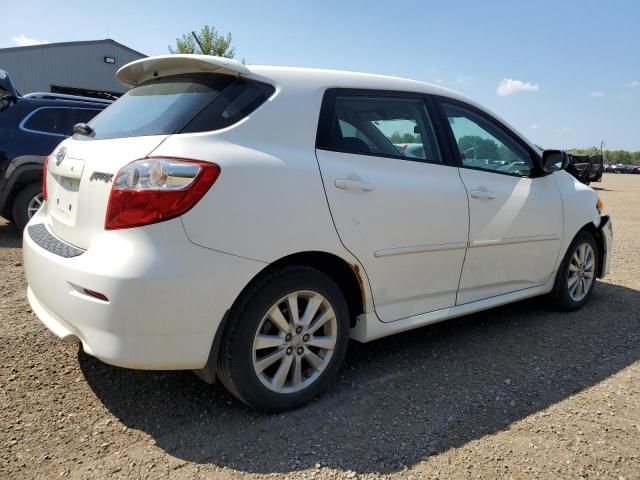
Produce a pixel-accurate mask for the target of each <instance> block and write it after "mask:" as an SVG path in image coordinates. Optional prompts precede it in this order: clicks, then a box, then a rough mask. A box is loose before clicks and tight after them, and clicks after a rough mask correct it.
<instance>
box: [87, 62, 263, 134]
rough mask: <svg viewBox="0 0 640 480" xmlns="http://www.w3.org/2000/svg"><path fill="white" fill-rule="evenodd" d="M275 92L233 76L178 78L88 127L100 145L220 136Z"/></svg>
mask: <svg viewBox="0 0 640 480" xmlns="http://www.w3.org/2000/svg"><path fill="white" fill-rule="evenodd" d="M273 91H274V89H273V87H272V86H270V85H265V84H262V83H259V82H254V81H250V80H246V79H241V78H235V77H232V76H229V75H218V74H202V73H199V74H184V75H176V76H171V77H165V78H160V79H156V80H150V81H148V82H145V83H143V84H142V85H140V86H138V87H135V88H132V89H131V90H129V91H128V92H127V93H126V94H125V95H123V96H122V97H121V98H120V99H119V100H118V101H116V102H115V103H113V104H112V105H111V106H109V107H108V108H107V109H105V110H104V111H103V112H102V113H101V114H100V115H98V116H97V117H96V118H94V119H93V120H92V121H91V122H90V123H89V124H90V125H91V127H92V128H93V129H94V131H95V136H94V137H93V138H96V139H104V138H120V137H136V136H143V135H166V134H172V133H182V132H202V131H210V130H216V129H219V128H223V127H225V126H228V125H231V124H233V123H235V122H237V121H239V120H240V119H242V118H244V117H245V116H246V115H248V114H249V113H250V112H251V111H253V110H255V109H256V108H257V107H258V106H259V105H261V104H262V103H263V102H264V101H265V100H266V99H267V98H268V97H269V96H270V95H271V93H273ZM77 137H79V136H77ZM79 138H80V137H79ZM87 138H88V137H84V139H87Z"/></svg>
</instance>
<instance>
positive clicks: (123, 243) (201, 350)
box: [23, 214, 265, 370]
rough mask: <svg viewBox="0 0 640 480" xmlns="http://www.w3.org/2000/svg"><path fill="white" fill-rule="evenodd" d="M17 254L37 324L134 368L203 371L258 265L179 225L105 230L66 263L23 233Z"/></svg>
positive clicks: (112, 361)
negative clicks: (196, 241) (197, 241)
mask: <svg viewBox="0 0 640 480" xmlns="http://www.w3.org/2000/svg"><path fill="white" fill-rule="evenodd" d="M44 221H45V219H44V218H41V215H40V214H38V215H36V216H35V217H34V218H33V219H32V221H31V224H35V223H39V222H40V223H44ZM23 251H24V266H25V271H26V274H27V280H28V282H29V288H28V298H29V303H30V304H31V307H32V309H33V311H34V312H35V314H36V315H37V316H38V318H39V319H40V320H41V321H42V322H43V323H44V325H45V326H46V327H47V328H48V329H49V330H51V331H52V332H53V333H54V334H56V335H57V336H58V337H60V338H63V339H71V340H79V341H80V342H82V344H83V347H84V350H85V351H86V352H87V353H89V354H90V355H93V356H95V357H97V358H99V359H100V360H102V361H104V362H106V363H109V364H112V365H117V366H121V367H128V368H139V369H162V370H165V369H166V370H169V369H171V370H174V369H175V370H179V369H198V368H202V367H203V366H204V365H205V363H206V361H207V358H208V356H209V351H210V349H211V345H212V342H213V338H214V335H215V333H216V330H217V328H218V325H219V324H220V322H221V320H222V318H223V316H224V314H225V312H226V310H227V309H229V308H230V306H231V305H232V303H233V301H234V300H235V299H236V297H237V296H238V295H239V293H240V291H241V290H242V288H244V286H245V285H246V284H247V283H248V282H249V281H250V279H251V278H253V276H254V275H255V274H256V273H258V272H259V271H260V270H261V269H262V268H263V267H264V265H265V264H263V263H261V262H256V261H254V260H248V259H245V258H240V257H236V256H233V255H228V254H225V253H222V252H217V251H213V250H209V249H205V248H202V247H198V246H195V245H193V244H192V243H191V242H189V241H188V239H187V237H186V235H185V233H184V229H183V227H182V223H181V221H180V219H175V220H171V221H167V222H163V223H159V224H156V225H150V226H148V227H143V228H134V229H128V230H116V231H110V232H104V234H102V235H101V236H100V237H99V238H98V239H97V241H96V242H95V243H94V244H93V245H92V246H91V248H90V249H89V250H87V251H86V252H84V253H83V254H81V255H79V256H76V257H73V258H64V257H62V256H59V255H56V254H54V253H51V252H50V251H48V250H46V249H44V248H42V247H40V246H39V245H37V244H36V243H35V242H34V241H33V239H32V238H31V237H30V235H29V233H28V229H25V234H24V241H23ZM85 289H88V290H92V291H94V292H99V293H101V294H103V295H105V296H106V297H107V299H108V301H104V300H101V299H99V298H95V297H93V296H91V295H88V294H87V293H86V292H85Z"/></svg>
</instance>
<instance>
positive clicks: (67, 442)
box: [0, 175, 640, 479]
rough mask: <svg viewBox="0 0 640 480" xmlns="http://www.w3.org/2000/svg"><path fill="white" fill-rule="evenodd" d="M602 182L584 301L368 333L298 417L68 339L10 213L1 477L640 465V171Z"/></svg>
mask: <svg viewBox="0 0 640 480" xmlns="http://www.w3.org/2000/svg"><path fill="white" fill-rule="evenodd" d="M596 186H597V188H599V189H600V193H601V195H602V196H603V198H604V201H605V209H606V210H607V211H608V212H609V213H611V214H612V215H613V218H614V232H615V248H614V256H613V265H612V272H611V274H610V276H608V277H607V278H606V280H605V281H601V282H599V283H598V285H597V286H596V290H595V292H594V295H593V297H592V299H591V302H590V303H589V305H587V306H586V307H585V308H584V309H582V310H581V311H579V312H574V313H570V314H560V313H557V312H554V311H553V310H551V309H550V308H549V307H548V306H546V304H545V302H544V301H543V300H541V299H533V300H529V301H524V302H520V303H517V304H514V305H510V306H506V307H502V308H499V309H494V310H491V311H488V312H484V313H481V314H476V315H472V316H468V317H464V318H461V319H457V320H452V321H449V322H445V323H442V324H438V325H434V326H431V327H426V328H422V329H419V330H415V331H413V332H409V333H406V334H402V335H398V336H395V337H390V338H386V339H382V340H378V341H376V342H373V343H369V344H366V345H361V344H356V343H352V344H351V346H350V351H349V353H348V355H347V361H346V365H345V367H344V368H343V370H342V374H341V376H340V380H339V382H338V384H337V385H336V386H335V388H334V389H333V390H331V391H330V392H329V393H328V394H326V395H325V396H324V397H322V398H321V399H319V400H317V401H315V402H314V403H312V404H311V405H309V406H307V407H305V408H302V409H300V410H297V411H294V412H291V413H287V414H284V415H263V414H258V413H256V412H253V411H251V410H249V409H248V408H246V407H244V406H243V405H242V404H240V403H239V402H238V401H236V400H235V399H234V398H233V397H231V396H230V395H229V394H227V393H226V392H225V390H224V389H223V387H222V386H221V385H213V386H209V385H206V384H204V383H201V382H200V381H199V380H198V379H197V378H196V377H195V376H194V375H193V374H192V373H190V372H140V371H132V370H125V369H120V368H116V367H111V366H108V365H105V364H103V363H101V362H99V361H97V360H95V359H93V358H92V357H89V356H88V355H86V354H84V353H82V352H81V351H79V349H78V347H77V346H76V345H74V344H68V343H64V342H62V341H59V340H58V339H57V338H55V337H54V336H53V335H52V334H51V333H49V332H48V331H47V330H45V328H44V327H42V326H41V324H40V323H39V321H38V320H37V319H36V317H35V316H34V315H33V313H32V312H31V310H30V309H29V306H28V303H27V300H26V296H25V289H26V283H25V278H24V275H23V270H22V264H21V249H20V239H19V235H18V234H17V232H16V230H15V228H14V227H13V226H12V225H10V224H7V223H4V221H3V220H0V288H1V290H0V291H1V292H2V295H1V298H0V325H1V326H2V329H1V332H0V405H1V406H2V408H1V410H0V478H29V479H31V478H43V477H56V478H67V477H68V478H82V479H84V478H94V477H95V478H102V477H115V478H164V477H170V478H178V479H182V478H222V479H231V478H240V477H243V478H244V477H253V478H266V477H271V478H283V477H285V478H378V477H386V476H388V477H393V478H408V479H411V478H413V479H418V478H511V477H513V478H589V479H591V478H614V479H621V478H624V479H631V478H640V395H638V394H639V393H640V362H639V361H638V360H639V359H640V342H639V340H640V325H639V323H638V320H639V319H640V313H639V312H640V294H639V290H640V254H639V252H640V240H639V239H638V236H639V234H640V176H630V175H607V176H606V177H605V179H604V182H603V183H601V184H596Z"/></svg>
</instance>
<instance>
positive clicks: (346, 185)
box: [336, 178, 373, 192]
mask: <svg viewBox="0 0 640 480" xmlns="http://www.w3.org/2000/svg"><path fill="white" fill-rule="evenodd" d="M336 187H337V188H339V189H341V190H360V191H363V192H370V191H371V190H373V185H372V184H370V183H368V182H362V181H360V180H349V179H346V178H339V179H337V180H336Z"/></svg>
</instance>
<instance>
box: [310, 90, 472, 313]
mask: <svg viewBox="0 0 640 480" xmlns="http://www.w3.org/2000/svg"><path fill="white" fill-rule="evenodd" d="M428 103H429V100H428V99H427V98H426V97H423V96H421V95H411V94H393V93H391V92H386V93H380V92H367V91H353V90H339V89H331V90H329V91H327V92H326V94H325V97H324V101H323V107H322V112H321V118H320V124H319V130H318V139H317V149H316V156H317V159H318V162H319V165H320V171H321V174H322V180H323V182H324V186H325V190H326V194H327V200H328V202H329V207H330V210H331V214H332V217H333V220H334V222H335V226H336V229H337V231H338V234H339V236H340V239H341V241H342V243H343V244H344V245H345V247H346V248H347V249H348V250H349V251H350V252H351V253H352V254H353V255H354V256H355V257H356V258H357V259H358V260H359V261H360V263H361V264H362V266H363V267H364V269H365V271H366V274H367V276H368V278H369V282H370V285H371V289H372V294H373V301H374V305H375V310H376V313H377V315H378V317H379V318H380V319H381V320H382V321H385V322H389V321H394V320H398V319H400V318H405V317H409V316H412V315H416V314H420V313H425V312H429V311H433V310H438V309H441V308H447V307H451V306H453V305H455V298H456V292H457V289H458V282H459V279H460V271H461V268H462V262H463V260H464V254H465V249H466V244H467V239H468V221H469V214H468V204H467V196H466V190H465V188H464V185H463V184H462V181H461V180H460V176H459V174H458V169H457V168H456V167H455V166H452V165H448V164H446V163H443V155H442V154H441V153H440V149H439V147H438V144H437V141H436V135H435V132H434V125H433V124H432V121H431V119H430V116H429V113H428V109H427V104H428ZM436 127H437V128H440V129H441V130H442V126H441V125H437V126H436Z"/></svg>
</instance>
